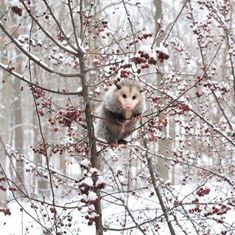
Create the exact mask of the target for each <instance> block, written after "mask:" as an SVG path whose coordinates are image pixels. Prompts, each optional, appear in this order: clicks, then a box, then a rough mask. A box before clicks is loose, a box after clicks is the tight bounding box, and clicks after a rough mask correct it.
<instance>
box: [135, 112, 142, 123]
mask: <svg viewBox="0 0 235 235" xmlns="http://www.w3.org/2000/svg"><path fill="white" fill-rule="evenodd" d="M142 118H143V116H142V114H141V113H138V114H135V115H134V116H133V119H134V120H135V121H139V120H141V119H142Z"/></svg>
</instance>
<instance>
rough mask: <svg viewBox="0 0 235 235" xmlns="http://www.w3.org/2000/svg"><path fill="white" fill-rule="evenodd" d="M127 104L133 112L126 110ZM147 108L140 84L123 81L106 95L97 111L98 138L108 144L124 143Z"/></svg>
mask: <svg viewBox="0 0 235 235" xmlns="http://www.w3.org/2000/svg"><path fill="white" fill-rule="evenodd" d="M124 97H125V98H124ZM127 104H128V105H130V106H132V108H131V110H129V109H127V108H125V107H126V105H127ZM145 108H146V105H145V98H144V94H143V93H142V92H141V91H140V87H139V86H138V84H137V83H136V82H135V81H134V80H130V79H123V80H122V81H121V82H119V83H118V85H117V86H115V85H113V86H112V87H111V88H110V89H109V90H108V91H107V92H106V94H105V95H104V98H103V101H102V103H101V105H100V107H99V108H98V111H97V116H98V120H97V123H96V128H95V133H96V137H97V138H98V139H103V140H105V141H107V142H108V143H113V142H116V141H123V140H124V139H125V138H126V137H128V136H129V135H130V134H131V133H132V132H133V129H134V127H135V124H136V122H137V121H138V119H137V118H136V117H138V116H140V115H141V114H142V113H143V112H144V111H145Z"/></svg>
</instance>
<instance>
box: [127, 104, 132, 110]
mask: <svg viewBox="0 0 235 235" xmlns="http://www.w3.org/2000/svg"><path fill="white" fill-rule="evenodd" d="M132 108H133V107H132V105H131V104H125V109H126V110H132Z"/></svg>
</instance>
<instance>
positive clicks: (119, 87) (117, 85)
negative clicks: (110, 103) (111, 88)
mask: <svg viewBox="0 0 235 235" xmlns="http://www.w3.org/2000/svg"><path fill="white" fill-rule="evenodd" d="M119 81H120V79H117V81H116V82H114V84H115V86H116V87H117V89H118V90H120V89H121V86H120V85H119V84H118V82H119Z"/></svg>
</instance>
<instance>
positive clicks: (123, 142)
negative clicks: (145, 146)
mask: <svg viewBox="0 0 235 235" xmlns="http://www.w3.org/2000/svg"><path fill="white" fill-rule="evenodd" d="M117 143H118V144H124V145H127V144H128V142H127V141H126V140H118V141H117Z"/></svg>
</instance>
